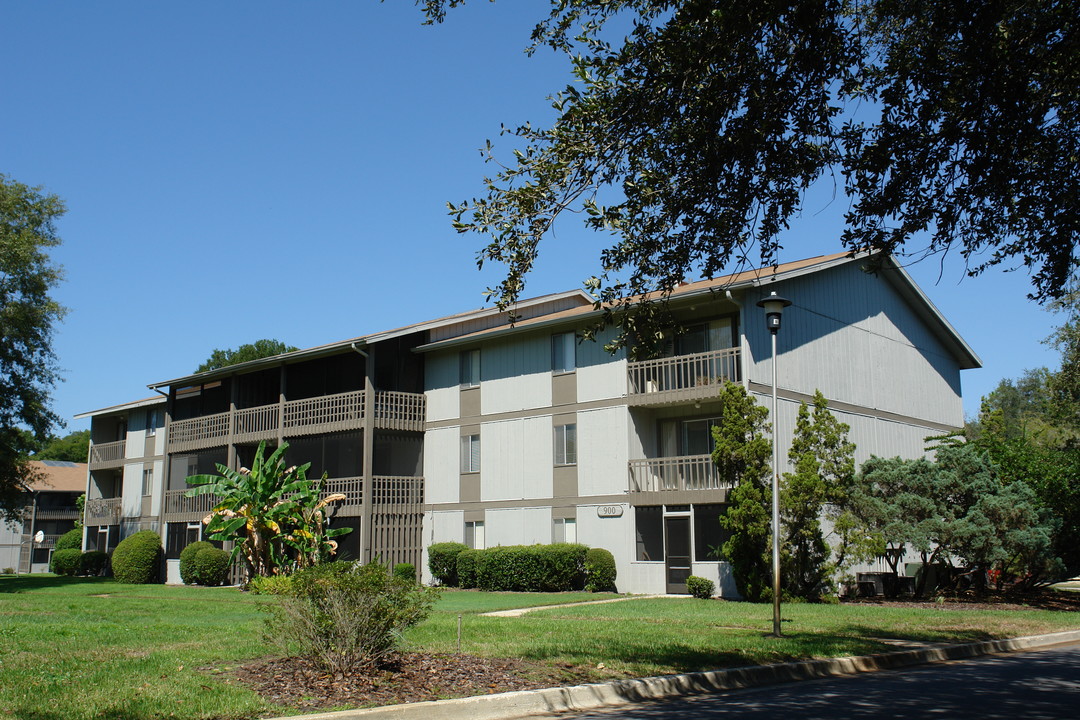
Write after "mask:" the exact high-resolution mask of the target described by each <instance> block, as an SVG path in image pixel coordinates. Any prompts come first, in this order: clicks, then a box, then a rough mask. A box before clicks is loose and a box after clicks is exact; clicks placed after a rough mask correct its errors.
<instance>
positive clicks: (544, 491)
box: [480, 416, 554, 501]
mask: <svg viewBox="0 0 1080 720" xmlns="http://www.w3.org/2000/svg"><path fill="white" fill-rule="evenodd" d="M553 463H554V460H553V449H552V430H551V420H550V418H549V417H548V416H540V417H533V418H524V419H521V420H508V421H505V422H493V423H484V424H483V425H482V426H481V429H480V483H481V499H483V500H486V501H490V500H520V499H523V498H549V497H551V494H552V469H553Z"/></svg>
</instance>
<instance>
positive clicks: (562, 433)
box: [555, 424, 577, 465]
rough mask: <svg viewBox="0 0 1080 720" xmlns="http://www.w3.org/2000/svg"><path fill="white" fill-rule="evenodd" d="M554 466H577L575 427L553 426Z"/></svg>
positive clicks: (571, 425) (573, 425) (572, 425)
mask: <svg viewBox="0 0 1080 720" xmlns="http://www.w3.org/2000/svg"><path fill="white" fill-rule="evenodd" d="M555 464H556V465H577V425H575V424H570V425H556V426H555Z"/></svg>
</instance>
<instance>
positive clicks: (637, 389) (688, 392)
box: [627, 348, 740, 404]
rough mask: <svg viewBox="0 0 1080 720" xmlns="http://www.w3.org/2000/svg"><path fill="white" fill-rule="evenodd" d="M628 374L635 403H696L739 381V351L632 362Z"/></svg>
mask: <svg viewBox="0 0 1080 720" xmlns="http://www.w3.org/2000/svg"><path fill="white" fill-rule="evenodd" d="M627 374H628V378H627V379H628V382H629V394H630V398H631V400H636V401H637V402H636V404H651V403H668V402H679V401H684V400H699V399H702V398H707V397H710V396H715V395H716V394H717V387H716V386H717V385H718V384H720V383H722V382H724V381H725V380H739V377H740V376H739V349H738V348H728V349H726V350H713V351H711V352H704V353H695V354H693V355H678V356H676V357H666V358H656V359H655V360H642V361H639V362H631V363H628V364H627Z"/></svg>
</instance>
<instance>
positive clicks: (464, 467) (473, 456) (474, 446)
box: [461, 435, 480, 473]
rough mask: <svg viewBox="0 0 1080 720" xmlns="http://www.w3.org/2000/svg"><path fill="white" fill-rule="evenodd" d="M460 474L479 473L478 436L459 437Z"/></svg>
mask: <svg viewBox="0 0 1080 720" xmlns="http://www.w3.org/2000/svg"><path fill="white" fill-rule="evenodd" d="M461 472H463V473H475V472H480V436H479V435H462V436H461Z"/></svg>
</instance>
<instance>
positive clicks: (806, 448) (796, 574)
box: [780, 390, 855, 600]
mask: <svg viewBox="0 0 1080 720" xmlns="http://www.w3.org/2000/svg"><path fill="white" fill-rule="evenodd" d="M849 429H850V428H849V426H848V425H846V424H845V423H842V422H840V421H839V420H837V419H836V417H835V416H834V415H833V414H832V413H831V412H829V404H828V401H826V399H825V396H824V395H822V394H821V391H820V390H819V391H816V392H815V393H814V406H813V410H811V409H810V407H809V406H808V405H807V404H806V403H800V405H799V413H798V416H797V417H796V420H795V437H794V439H793V440H792V443H791V448H790V449H789V450H788V460H789V461H790V463H791V465H792V467H793V468H794V472H791V473H784V482H783V484H782V485H781V488H780V518H781V528H782V537H781V547H782V553H781V556H780V571H781V572H780V575H781V580H782V582H783V586H784V589H785V591H786V592H788V593H790V594H791V595H793V596H794V597H799V598H804V599H807V600H816V599H819V598H820V597H821V595H822V592H823V591H824V590H825V589H826V587H827V585H828V582H829V576H830V575H831V573H832V565H831V564H830V563H829V556H830V549H829V544H828V543H827V542H826V541H825V534H824V532H823V531H822V529H821V516H822V514H823V511H824V510H825V507H826V506H827V505H829V506H830V507H835V506H837V505H839V504H841V503H843V501H844V500H845V499H846V497H847V495H848V493H849V492H850V490H851V484H852V482H853V479H854V475H855V455H854V453H855V445H854V444H853V443H851V442H849V441H848V439H847V433H848V430H849ZM829 514H830V515H831V516H832V517H834V518H835V516H836V513H835V512H834V511H832V510H830V513H829Z"/></svg>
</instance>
